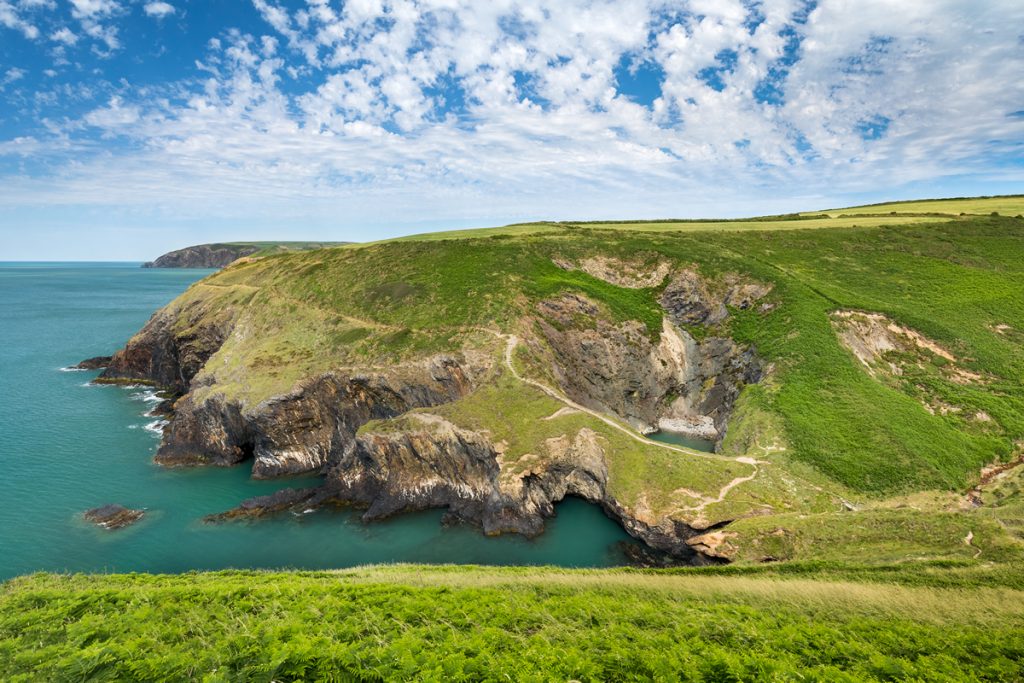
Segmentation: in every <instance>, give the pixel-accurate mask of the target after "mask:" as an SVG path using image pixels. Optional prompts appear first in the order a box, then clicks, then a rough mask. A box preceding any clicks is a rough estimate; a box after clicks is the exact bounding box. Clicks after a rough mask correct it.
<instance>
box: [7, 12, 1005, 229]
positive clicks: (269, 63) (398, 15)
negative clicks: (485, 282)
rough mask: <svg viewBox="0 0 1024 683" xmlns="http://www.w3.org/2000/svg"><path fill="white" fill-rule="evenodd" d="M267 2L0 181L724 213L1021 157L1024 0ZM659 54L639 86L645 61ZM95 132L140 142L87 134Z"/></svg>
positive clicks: (110, 39)
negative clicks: (107, 142)
mask: <svg viewBox="0 0 1024 683" xmlns="http://www.w3.org/2000/svg"><path fill="white" fill-rule="evenodd" d="M72 2H73V10H72V11H73V15H74V16H75V18H76V19H78V20H79V21H80V22H81V23H82V27H83V32H84V33H85V34H86V35H88V36H90V37H93V38H95V39H98V40H102V41H104V42H105V44H106V45H107V47H108V48H109V49H115V48H116V46H117V45H118V40H117V33H116V27H115V26H114V25H113V24H112V23H111V21H110V20H111V19H112V18H114V17H117V16H119V15H120V13H121V11H122V10H121V8H120V6H119V5H118V3H116V2H113V0H72ZM5 5H9V3H2V1H0V8H2V7H4V6H5ZM158 5H160V6H163V5H166V7H167V8H169V11H162V13H161V12H156V11H155V10H153V11H151V8H153V7H155V6H158ZM253 7H254V8H255V10H256V11H257V12H258V14H259V16H261V17H262V18H263V20H264V22H265V24H264V27H263V30H261V31H259V32H257V34H256V35H250V34H248V33H244V32H242V31H239V30H225V31H223V32H220V33H218V35H217V36H215V37H213V38H211V40H210V41H209V43H208V48H207V52H206V53H205V54H203V55H201V58H200V60H199V61H198V62H197V65H198V67H199V68H198V73H199V74H200V76H199V77H198V78H197V79H196V80H187V81H183V82H180V83H175V84H165V88H164V89H163V90H160V89H158V88H153V87H149V88H144V89H143V88H140V89H136V90H133V89H131V88H128V87H125V88H124V89H122V90H121V91H119V94H118V95H117V96H116V97H114V98H112V99H104V100H103V101H104V104H103V105H102V106H100V107H96V108H94V109H92V111H90V112H89V113H88V114H86V115H85V116H84V117H83V118H82V119H81V120H80V121H71V122H69V123H68V124H67V125H66V126H64V127H63V129H62V130H61V131H60V132H59V134H58V135H56V138H57V139H59V141H60V144H62V145H69V144H70V145H75V144H80V149H82V150H86V151H83V152H81V153H79V155H78V156H76V157H75V159H74V164H73V167H68V168H65V167H60V168H59V171H60V175H59V182H58V183H52V184H51V185H50V186H49V187H45V188H44V187H42V186H39V187H33V186H32V185H31V182H30V181H28V180H25V181H21V180H19V182H14V183H5V184H4V187H6V188H7V189H6V190H5V189H0V204H2V203H4V202H11V201H18V200H19V198H24V197H43V196H45V197H47V200H46V201H53V199H54V193H55V192H59V193H61V194H60V197H59V198H58V200H59V201H64V202H72V203H73V202H86V203H88V202H95V201H104V202H114V203H118V202H121V203H126V204H131V203H136V202H138V203H144V202H153V201H163V198H165V197H166V196H167V195H169V194H170V195H173V196H174V197H176V198H178V199H179V201H181V202H183V203H184V202H187V203H189V209H190V210H197V211H198V210H200V208H199V207H203V209H202V210H211V211H223V210H226V209H224V208H223V207H224V206H226V205H233V206H235V207H237V209H236V210H238V211H244V210H246V207H251V206H254V205H255V204H256V203H261V204H265V203H267V202H270V203H275V202H276V203H277V204H276V205H277V206H279V207H282V208H281V210H282V212H283V213H285V214H286V213H287V208H288V207H291V208H293V209H294V208H295V207H296V205H297V203H299V204H301V205H302V207H303V209H306V208H308V207H310V206H320V205H322V206H324V207H325V208H324V211H325V212H327V213H329V214H330V215H332V216H333V215H337V211H336V208H337V205H338V204H339V203H341V204H343V205H344V206H345V207H346V215H348V216H350V220H359V219H361V217H362V218H365V217H366V216H371V215H375V214H374V212H377V213H379V212H380V207H381V206H382V205H383V206H386V207H387V210H388V212H389V214H390V215H393V216H395V219H396V220H398V219H402V218H405V217H412V216H417V215H420V216H421V215H423V214H424V213H428V214H430V215H433V216H437V217H440V218H445V217H451V218H453V219H454V218H467V217H470V218H476V219H478V220H481V221H487V220H492V219H497V220H501V219H502V218H509V219H516V218H519V217H521V216H522V215H523V212H524V211H529V212H531V215H533V216H536V217H540V216H546V217H587V216H588V215H590V216H597V215H604V216H619V217H623V216H630V215H634V216H636V215H659V214H660V215H694V214H695V213H704V214H707V213H719V214H720V213H722V209H721V208H719V209H717V210H715V209H714V208H713V207H711V206H710V204H712V203H713V204H714V205H715V206H718V207H722V206H725V207H736V206H741V204H740V202H741V201H743V200H744V199H745V198H750V197H755V198H756V197H760V198H762V200H763V202H762V205H763V203H764V202H768V201H770V198H772V197H778V196H779V195H780V194H794V193H795V192H796V191H799V192H805V193H810V194H817V195H822V196H826V195H830V196H834V195H835V194H836V193H842V192H861V191H866V190H871V189H881V188H891V187H893V186H896V185H900V184H906V183H913V182H917V181H926V180H929V179H935V178H939V177H942V176H949V175H965V174H982V175H984V176H985V177H997V178H1008V179H1018V180H1019V179H1020V177H1021V168H1020V167H1021V164H1020V159H1021V158H1022V153H1021V152H1022V145H1024V117H1021V116H1019V115H1014V112H1020V111H1024V81H1022V80H1021V79H1020V78H1019V73H1021V71H1022V70H1024V40H1022V39H1021V37H1020V35H1019V33H1020V29H1019V27H1020V26H1021V25H1024V5H1021V3H1019V2H1018V1H1017V0H991V2H988V3H985V5H984V6H983V7H979V6H977V4H976V3H970V2H967V1H966V0H963V1H960V0H938V1H934V0H903V1H901V2H899V3H898V4H895V3H894V2H893V1H892V0H861V1H860V2H858V3H850V2H847V1H845V0H821V1H820V2H817V3H813V2H808V1H806V0H763V1H761V2H746V1H740V0H688V2H672V1H670V0H615V1H612V0H559V1H558V2H553V1H552V0H494V2H488V3H481V2H475V1H472V0H444V1H443V2H442V1H440V0H405V1H402V2H399V1H397V0H350V1H349V2H346V3H344V4H342V5H339V4H338V3H329V2H326V0H310V1H309V2H307V3H306V4H305V5H304V6H302V7H301V8H296V7H294V6H292V5H288V6H286V5H284V4H281V3H279V2H276V1H275V0H253ZM144 9H145V11H146V13H148V14H151V15H154V16H162V15H166V14H169V13H171V12H173V11H174V8H173V7H172V6H170V5H167V4H166V3H158V2H150V3H147V4H146V5H145V6H144ZM0 22H3V14H2V13H0ZM106 31H112V33H109V34H108V33H105V32H106ZM55 36H56V34H54V35H53V39H54V40H60V39H58V38H56V37H55ZM61 42H66V41H61ZM641 67H642V69H641ZM641 70H642V71H644V73H646V74H648V76H647V78H648V79H649V81H650V82H649V83H648V85H647V86H645V87H647V88H648V91H649V92H647V94H646V95H645V96H644V97H638V96H637V95H636V93H635V92H633V91H632V90H631V88H634V87H639V86H635V85H630V82H631V79H632V80H636V79H637V78H638V76H637V74H638V73H639V72H640V71H641ZM171 95H173V96H171ZM90 135H99V136H106V137H111V136H117V137H118V138H119V139H120V140H121V141H122V142H123V148H119V150H118V152H117V153H116V154H108V155H105V156H103V157H90V156H89V153H88V148H89V147H88V144H87V143H88V142H89V140H90V139H89V136H90ZM38 144H40V145H43V144H45V143H42V142H40V143H38ZM1014 159H1016V162H1014ZM16 180H18V179H16ZM99 186H103V187H105V188H106V190H105V191H103V192H97V191H96V188H97V187H99ZM54 188H57V189H54ZM97 197H100V198H102V200H98V199H96V198H97ZM40 201H42V200H40ZM698 202H706V203H707V204H708V205H709V206H708V208H705V209H697V208H695V207H696V206H698V204H697V203H698ZM211 207H215V208H211ZM360 211H362V212H363V213H360ZM726 211H729V212H735V211H740V209H732V208H727V209H726Z"/></svg>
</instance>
